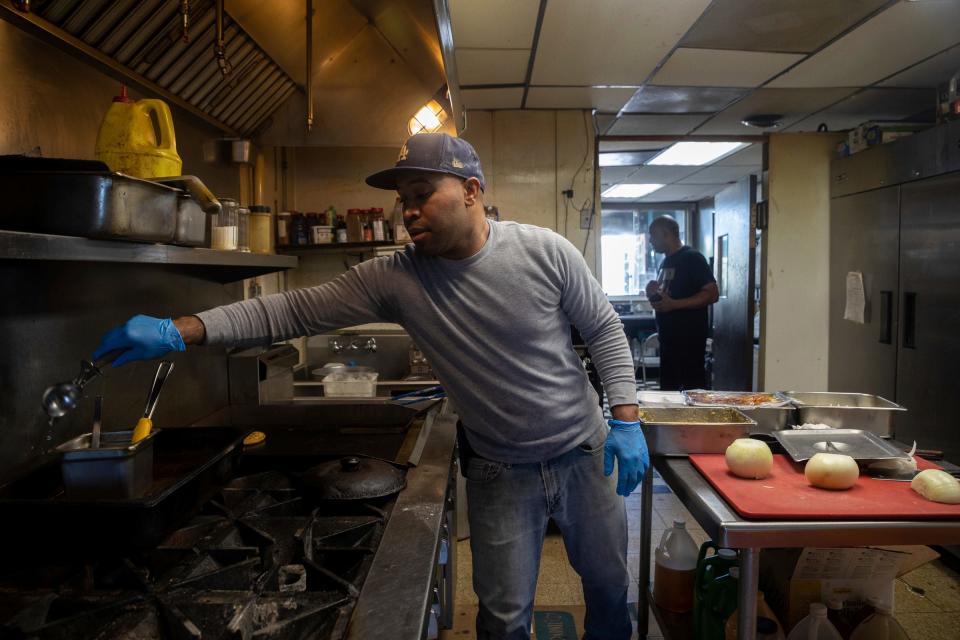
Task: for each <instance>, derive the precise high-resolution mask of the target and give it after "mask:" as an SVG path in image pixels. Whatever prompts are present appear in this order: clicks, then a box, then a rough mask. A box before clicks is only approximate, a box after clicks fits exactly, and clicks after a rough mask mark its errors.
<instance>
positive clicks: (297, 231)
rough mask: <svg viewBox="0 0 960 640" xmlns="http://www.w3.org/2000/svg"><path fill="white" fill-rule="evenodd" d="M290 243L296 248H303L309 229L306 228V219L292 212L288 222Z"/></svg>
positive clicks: (306, 242) (300, 214)
mask: <svg viewBox="0 0 960 640" xmlns="http://www.w3.org/2000/svg"><path fill="white" fill-rule="evenodd" d="M290 236H291V243H290V244H292V245H294V246H297V247H305V246H307V244H309V242H308V236H309V228H308V227H307V219H306V217H305V216H304V215H303V214H302V213H299V212H294V214H293V218H292V219H291V221H290Z"/></svg>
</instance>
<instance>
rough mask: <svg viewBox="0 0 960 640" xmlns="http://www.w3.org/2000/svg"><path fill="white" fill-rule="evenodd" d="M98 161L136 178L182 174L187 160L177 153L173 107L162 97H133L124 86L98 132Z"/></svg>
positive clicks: (112, 169)
mask: <svg viewBox="0 0 960 640" xmlns="http://www.w3.org/2000/svg"><path fill="white" fill-rule="evenodd" d="M151 113H153V114H154V115H156V118H157V124H158V125H159V130H160V140H159V141H158V140H157V135H156V133H155V132H154V126H153V122H152V121H151V119H150V114H151ZM96 156H97V160H101V161H103V162H105V163H106V164H107V166H108V167H110V170H111V171H118V172H120V173H124V174H126V175H128V176H134V177H136V178H163V177H167V176H179V175H181V169H182V167H183V161H182V160H180V156H178V155H177V138H176V135H175V134H174V132H173V116H172V115H171V114H170V107H168V106H167V104H166V103H165V102H163V101H162V100H153V99H148V100H136V101H134V100H132V99H131V98H130V97H128V96H127V88H126V87H125V86H121V87H120V95H119V96H117V97H115V98H114V99H113V104H112V105H110V109H109V110H108V111H107V115H105V116H104V117H103V122H102V123H100V132H99V133H98V134H97V149H96Z"/></svg>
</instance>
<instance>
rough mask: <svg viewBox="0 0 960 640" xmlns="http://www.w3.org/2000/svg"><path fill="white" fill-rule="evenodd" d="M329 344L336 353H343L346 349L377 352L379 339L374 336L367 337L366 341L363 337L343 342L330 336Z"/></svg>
mask: <svg viewBox="0 0 960 640" xmlns="http://www.w3.org/2000/svg"><path fill="white" fill-rule="evenodd" d="M327 346H328V347H330V350H331V351H333V352H334V353H342V352H344V351H366V352H367V353H376V352H377V341H376V340H375V339H374V338H367V339H366V341H364V340H362V339H361V338H353V339H351V340H350V341H349V342H341V341H340V339H339V338H330V341H329V342H328V343H327Z"/></svg>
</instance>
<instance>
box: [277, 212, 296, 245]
mask: <svg viewBox="0 0 960 640" xmlns="http://www.w3.org/2000/svg"><path fill="white" fill-rule="evenodd" d="M291 217H292V216H291V215H290V212H289V211H281V212H280V213H278V214H277V246H278V247H286V246H289V245H291V244H293V243H292V242H291V241H290V220H291Z"/></svg>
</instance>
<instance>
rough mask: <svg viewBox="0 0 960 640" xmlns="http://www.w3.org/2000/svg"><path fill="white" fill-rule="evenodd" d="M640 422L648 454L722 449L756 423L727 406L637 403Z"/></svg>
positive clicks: (674, 453)
mask: <svg viewBox="0 0 960 640" xmlns="http://www.w3.org/2000/svg"><path fill="white" fill-rule="evenodd" d="M640 424H641V427H642V428H643V433H644V436H645V437H646V439H647V446H648V448H649V449H650V453H651V455H659V456H686V455H689V454H691V453H723V452H724V451H726V449H727V447H728V446H730V443H731V442H733V441H734V440H736V439H737V438H743V437H746V436H747V435H749V434H750V433H751V431H753V430H754V429H756V426H757V423H756V422H754V421H753V420H751V419H750V418H748V417H747V416H745V415H744V414H743V413H741V412H740V411H737V410H736V409H731V408H729V407H640Z"/></svg>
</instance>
